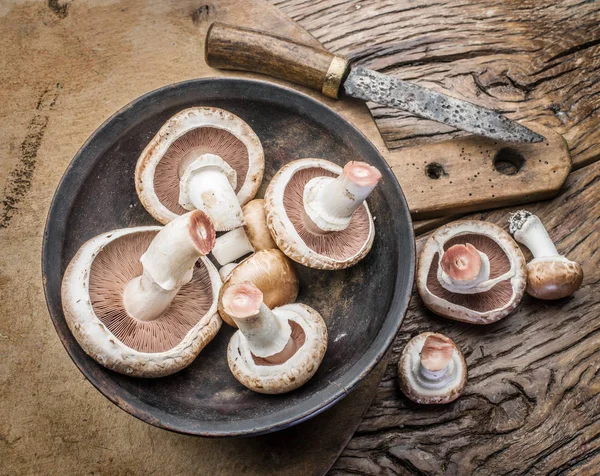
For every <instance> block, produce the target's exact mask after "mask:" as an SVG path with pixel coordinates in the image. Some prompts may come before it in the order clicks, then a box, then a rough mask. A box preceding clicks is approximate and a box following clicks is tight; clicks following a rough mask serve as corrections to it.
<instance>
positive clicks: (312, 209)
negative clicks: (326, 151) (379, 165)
mask: <svg viewBox="0 0 600 476" xmlns="http://www.w3.org/2000/svg"><path fill="white" fill-rule="evenodd" d="M380 180H381V172H379V170H377V169H376V168H375V167H373V166H371V165H368V164H366V163H364V162H348V163H347V164H346V166H345V167H344V170H343V171H342V173H341V174H340V175H339V176H338V177H337V178H333V177H315V178H313V179H312V180H310V181H309V182H308V183H307V184H306V187H305V188H304V197H303V199H304V212H305V226H306V227H307V229H309V230H310V231H312V232H313V233H317V234H323V233H330V232H333V231H341V230H345V229H346V228H347V227H348V225H349V224H350V220H351V219H352V214H353V213H354V212H355V211H356V209H357V208H358V207H359V206H361V205H362V203H363V202H364V201H365V200H366V199H367V197H368V196H369V195H370V193H371V192H372V191H373V189H374V188H375V186H376V185H377V183H379V181H380Z"/></svg>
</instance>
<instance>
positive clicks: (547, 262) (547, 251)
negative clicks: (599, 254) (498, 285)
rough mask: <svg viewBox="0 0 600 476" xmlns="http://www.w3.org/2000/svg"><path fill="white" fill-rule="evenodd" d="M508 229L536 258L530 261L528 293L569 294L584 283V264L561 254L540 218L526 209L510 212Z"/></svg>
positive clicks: (547, 296) (542, 295) (557, 296)
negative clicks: (582, 266) (582, 265)
mask: <svg viewBox="0 0 600 476" xmlns="http://www.w3.org/2000/svg"><path fill="white" fill-rule="evenodd" d="M509 225H510V228H509V231H510V233H511V234H512V235H513V236H514V237H515V240H517V241H518V242H519V243H522V244H524V245H525V246H526V247H527V248H529V250H530V251H531V253H532V254H533V259H532V260H531V261H530V262H529V263H527V292H528V293H529V294H531V295H532V296H533V297H535V298H538V299H547V300H550V299H560V298H564V297H567V296H570V295H571V294H573V293H574V292H575V291H577V290H578V289H579V287H580V286H581V282H582V281H583V270H582V269H581V265H580V264H579V263H576V262H575V261H571V260H569V259H567V258H566V257H564V256H561V255H559V254H558V251H557V250H556V246H554V243H553V242H552V239H551V238H550V236H549V235H548V232H547V231H546V228H545V227H544V225H543V224H542V222H541V221H540V219H539V218H538V217H537V216H535V215H533V214H532V213H531V212H528V211H526V210H520V211H518V212H516V213H513V214H511V216H510V219H509Z"/></svg>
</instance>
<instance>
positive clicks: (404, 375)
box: [398, 332, 467, 404]
mask: <svg viewBox="0 0 600 476" xmlns="http://www.w3.org/2000/svg"><path fill="white" fill-rule="evenodd" d="M427 338H435V339H437V340H439V341H441V342H443V343H446V344H451V345H452V347H453V348H454V349H453V351H452V355H451V356H450V358H449V359H444V360H445V361H448V366H449V367H448V371H449V375H448V378H447V379H445V380H444V381H443V382H442V383H443V385H432V384H431V383H430V382H427V381H425V380H424V379H423V378H422V377H420V376H419V367H420V365H421V351H422V349H423V346H424V345H425V341H426V340H427ZM436 357H437V356H436ZM398 377H399V379H400V387H401V388H402V392H403V393H404V395H406V396H407V397H408V398H410V399H411V400H412V401H413V402H416V403H421V404H430V403H450V402H452V401H454V400H456V399H457V398H458V397H459V396H460V395H461V394H462V393H463V391H464V389H465V386H466V385H467V363H466V361H465V357H464V355H463V353H462V351H461V350H460V349H459V348H458V346H457V345H456V344H455V343H454V342H453V341H452V340H451V339H449V338H448V337H446V336H444V335H443V334H437V333H434V332H424V333H422V334H419V335H417V336H415V337H413V338H412V339H411V340H410V341H409V342H408V344H406V347H404V350H403V351H402V355H401V356H400V360H399V361H398Z"/></svg>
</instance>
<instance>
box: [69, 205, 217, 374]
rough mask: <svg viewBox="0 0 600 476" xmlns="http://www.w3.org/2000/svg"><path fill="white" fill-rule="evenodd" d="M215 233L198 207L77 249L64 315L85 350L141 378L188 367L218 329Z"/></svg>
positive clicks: (111, 233)
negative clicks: (211, 254) (211, 255)
mask: <svg viewBox="0 0 600 476" xmlns="http://www.w3.org/2000/svg"><path fill="white" fill-rule="evenodd" d="M214 241H215V230H214V228H213V226H212V223H211V222H210V219H209V218H208V216H206V214H204V212H201V211H200V210H196V211H193V212H190V213H187V214H185V215H182V216H180V217H178V218H177V219H175V220H173V221H172V222H170V223H169V224H168V225H166V226H165V227H160V226H143V227H137V228H125V229H121V230H115V231H111V232H109V233H103V234H102V235H99V236H96V237H95V238H92V239H91V240H89V241H88V242H86V243H85V244H84V245H83V246H82V247H81V248H80V249H79V251H78V252H77V253H76V255H75V256H74V258H73V259H72V260H71V262H70V263H69V266H68V267H67V270H66V271H65V274H64V277H63V281H62V292H61V294H62V305H63V311H64V314H65V319H66V321H67V324H68V326H69V329H71V332H72V333H73V335H74V337H75V339H76V340H77V341H78V342H79V344H80V345H81V347H82V348H83V350H84V351H85V352H86V353H87V354H88V355H89V356H91V357H92V358H94V359H95V360H96V361H98V362H99V363H100V364H102V365H104V366H105V367H108V368H109V369H112V370H115V371H116V372H120V373H123V374H126V375H131V376H135V377H162V376H165V375H170V374H172V373H175V372H177V371H178V370H181V369H182V368H184V367H186V366H187V365H189V364H190V363H191V362H192V361H193V360H194V358H195V357H196V356H197V355H198V353H199V352H200V351H201V350H202V349H203V348H204V347H205V346H206V344H208V343H209V342H210V341H211V340H212V338H213V337H214V336H215V335H216V334H217V332H218V330H219V329H220V327H221V319H220V318H219V316H218V313H217V299H218V296H219V290H220V287H221V280H220V279H219V273H218V271H217V270H216V268H215V267H214V266H213V265H212V263H211V262H210V261H209V260H208V259H207V258H206V257H205V255H206V254H208V253H209V252H210V250H211V248H212V246H213V244H214Z"/></svg>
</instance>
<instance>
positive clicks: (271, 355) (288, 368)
mask: <svg viewBox="0 0 600 476" xmlns="http://www.w3.org/2000/svg"><path fill="white" fill-rule="evenodd" d="M222 301H223V307H224V309H225V310H226V312H227V314H229V315H230V316H231V317H232V318H233V319H234V320H235V322H236V324H237V326H238V328H239V330H238V331H237V332H236V333H235V334H233V336H232V337H231V340H230V341H229V346H228V347H227V361H228V363H229V368H230V369H231V372H232V373H233V375H234V376H235V378H236V379H237V380H238V381H239V382H240V383H241V384H242V385H244V386H246V387H247V388H249V389H250V390H253V391H255V392H259V393H269V394H273V393H285V392H290V391H292V390H294V389H296V388H298V387H300V386H302V385H304V384H305V383H306V382H307V381H308V380H309V379H310V378H311V377H312V376H313V375H314V374H315V372H316V371H317V369H318V367H319V365H320V364H321V361H322V360H323V357H324V355H325V351H326V350H327V327H326V326H325V322H324V321H323V318H322V317H321V315H320V314H319V313H318V312H317V311H315V310H314V309H312V308H310V307H308V306H306V305H304V304H298V303H297V304H288V305H286V306H282V307H279V308H275V309H273V310H271V309H269V308H268V307H267V306H266V305H265V304H264V302H263V295H262V293H261V292H260V290H259V289H258V288H257V287H256V286H254V285H253V284H252V283H241V284H236V285H233V286H231V287H229V288H228V289H227V290H226V291H225V292H224V293H223V297H222Z"/></svg>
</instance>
